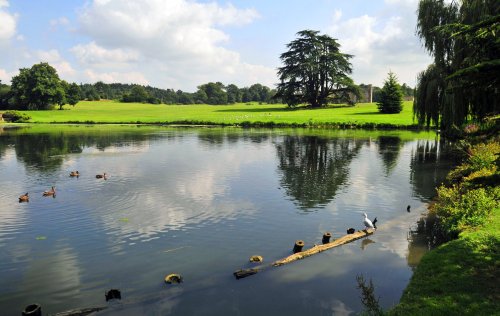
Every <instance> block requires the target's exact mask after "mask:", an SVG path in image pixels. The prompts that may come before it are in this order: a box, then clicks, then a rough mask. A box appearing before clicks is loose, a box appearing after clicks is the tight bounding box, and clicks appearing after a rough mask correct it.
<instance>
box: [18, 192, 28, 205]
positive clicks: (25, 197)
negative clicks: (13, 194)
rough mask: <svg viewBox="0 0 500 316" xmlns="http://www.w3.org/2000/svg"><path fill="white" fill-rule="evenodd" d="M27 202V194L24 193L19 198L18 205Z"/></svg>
mask: <svg viewBox="0 0 500 316" xmlns="http://www.w3.org/2000/svg"><path fill="white" fill-rule="evenodd" d="M29 201H30V197H29V196H28V192H26V194H23V195H21V196H20V197H19V203H21V202H29Z"/></svg>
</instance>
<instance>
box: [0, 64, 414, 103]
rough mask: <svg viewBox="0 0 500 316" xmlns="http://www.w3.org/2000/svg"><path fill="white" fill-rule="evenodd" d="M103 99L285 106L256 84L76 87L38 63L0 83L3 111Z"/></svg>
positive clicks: (364, 97) (376, 92)
mask: <svg viewBox="0 0 500 316" xmlns="http://www.w3.org/2000/svg"><path fill="white" fill-rule="evenodd" d="M359 89H360V91H361V92H362V93H361V95H360V97H359V98H357V99H356V102H369V101H370V100H369V97H368V92H369V89H370V86H369V85H366V84H360V85H359ZM381 90H382V89H381V88H379V87H376V86H373V87H372V92H373V96H372V101H373V102H379V101H380V99H381ZM401 91H402V92H403V96H404V98H405V99H407V100H411V99H412V98H413V89H412V88H411V87H409V86H407V85H406V84H403V85H402V86H401ZM101 99H107V100H119V101H121V102H137V103H151V104H186V105H187V104H212V105H224V104H235V103H247V102H258V103H267V104H269V103H271V104H272V103H282V102H283V100H282V98H280V97H279V96H277V91H276V90H275V89H271V88H269V87H267V86H264V85H262V84H259V83H256V84H253V85H251V86H250V87H243V88H240V87H238V86H236V85H235V84H229V85H224V84H222V83H221V82H215V83H214V82H209V83H206V84H203V85H200V86H198V90H197V91H196V92H194V93H190V92H185V91H182V90H177V91H175V90H173V89H160V88H155V87H151V86H143V85H137V84H124V83H104V82H101V81H99V82H96V83H94V84H89V83H85V84H76V83H68V82H66V81H64V80H61V79H60V78H59V76H58V74H57V71H56V70H55V69H54V68H53V67H52V66H50V65H49V64H48V63H43V62H42V63H39V64H35V65H33V66H32V67H31V68H23V69H20V73H19V75H17V76H15V77H14V78H13V79H12V85H10V86H9V85H6V84H3V83H2V82H1V81H0V109H4V110H46V109H52V108H53V107H54V106H59V108H60V109H62V106H63V105H65V104H70V105H73V106H74V105H75V104H76V103H78V101H80V100H88V101H98V100H101Z"/></svg>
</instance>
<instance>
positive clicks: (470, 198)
mask: <svg viewBox="0 0 500 316" xmlns="http://www.w3.org/2000/svg"><path fill="white" fill-rule="evenodd" d="M499 201H500V188H499V187H494V188H491V189H489V190H488V189H484V188H478V189H472V190H463V189H462V187H461V186H458V185H454V186H452V187H450V188H448V187H445V186H441V187H439V188H438V202H437V203H436V204H434V205H433V211H434V212H435V213H436V214H437V215H438V218H439V225H440V226H441V228H442V230H443V231H444V232H445V233H446V234H447V235H448V236H449V237H452V238H454V237H457V236H458V234H459V233H460V232H462V231H464V230H465V229H467V228H472V227H476V226H479V225H481V224H483V223H484V222H485V221H486V219H487V218H488V216H489V215H490V214H491V212H492V211H493V210H494V209H496V208H498V207H499Z"/></svg>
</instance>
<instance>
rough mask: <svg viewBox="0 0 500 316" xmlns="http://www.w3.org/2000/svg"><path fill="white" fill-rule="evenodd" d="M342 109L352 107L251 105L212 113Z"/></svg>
mask: <svg viewBox="0 0 500 316" xmlns="http://www.w3.org/2000/svg"><path fill="white" fill-rule="evenodd" d="M343 108H352V106H347V105H331V106H327V107H319V108H313V107H310V106H297V107H293V108H291V107H286V106H284V107H283V106H282V107H275V108H259V107H254V106H253V105H252V106H251V107H250V106H249V108H248V109H220V110H215V111H214V112H253V113H259V112H293V111H308V110H328V109H343Z"/></svg>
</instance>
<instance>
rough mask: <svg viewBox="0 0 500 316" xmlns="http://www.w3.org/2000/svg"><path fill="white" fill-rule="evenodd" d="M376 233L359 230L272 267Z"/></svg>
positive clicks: (369, 230)
mask: <svg viewBox="0 0 500 316" xmlns="http://www.w3.org/2000/svg"><path fill="white" fill-rule="evenodd" d="M374 232H375V230H374V229H367V230H358V231H357V232H355V233H354V234H347V235H345V236H342V237H340V238H339V239H336V240H333V241H332V242H329V243H326V244H323V245H315V246H314V247H312V248H310V249H307V250H304V251H301V252H297V253H294V254H293V255H290V256H288V257H286V258H283V259H280V260H277V261H275V262H273V264H272V265H273V266H274V267H278V266H282V265H284V264H287V263H290V262H293V261H296V260H300V259H304V258H306V257H309V256H312V255H314V254H317V253H320V252H322V251H325V250H328V249H331V248H334V247H338V246H341V245H344V244H347V243H350V242H351V241H355V240H357V239H360V238H363V237H366V236H369V235H372V234H373V233H374Z"/></svg>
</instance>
